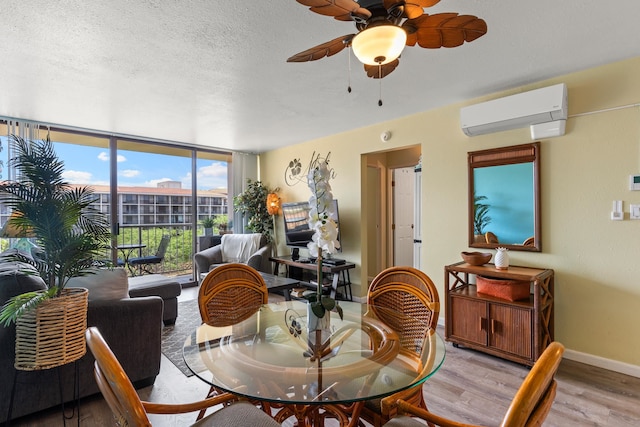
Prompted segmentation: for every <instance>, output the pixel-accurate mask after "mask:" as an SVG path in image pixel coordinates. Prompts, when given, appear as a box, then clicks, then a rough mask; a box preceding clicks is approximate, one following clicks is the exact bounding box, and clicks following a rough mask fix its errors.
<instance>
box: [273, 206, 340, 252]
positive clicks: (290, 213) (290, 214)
mask: <svg viewBox="0 0 640 427" xmlns="http://www.w3.org/2000/svg"><path fill="white" fill-rule="evenodd" d="M310 210H311V208H310V207H309V202H294V203H283V204H282V218H283V219H284V235H285V238H286V242H287V246H289V247H292V248H295V249H297V248H306V247H307V243H309V242H311V241H312V239H311V237H312V236H313V231H312V230H310V229H309V211H310ZM331 218H332V219H333V220H334V221H335V222H336V224H337V225H338V241H340V216H339V215H338V201H337V200H335V199H334V200H333V215H332V216H331ZM338 251H342V249H338ZM296 253H297V251H296Z"/></svg>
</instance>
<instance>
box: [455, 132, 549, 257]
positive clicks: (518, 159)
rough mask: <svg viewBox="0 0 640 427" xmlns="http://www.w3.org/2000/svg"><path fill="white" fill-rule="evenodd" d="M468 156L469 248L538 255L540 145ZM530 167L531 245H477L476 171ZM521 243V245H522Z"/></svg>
mask: <svg viewBox="0 0 640 427" xmlns="http://www.w3.org/2000/svg"><path fill="white" fill-rule="evenodd" d="M467 155H468V173H469V247H472V248H488V249H495V248H497V247H501V248H507V249H509V250H516V251H530V252H541V251H542V245H541V242H540V237H541V234H542V233H541V231H540V142H539V141H538V142H533V143H530V144H522V145H512V146H509V147H499V148H491V149H488V150H480V151H472V152H469V153H467ZM530 162H531V163H533V194H534V206H533V209H534V212H533V215H534V225H533V227H534V230H533V231H534V233H533V240H534V241H533V245H526V246H525V245H524V244H503V243H487V242H486V241H485V242H476V241H475V234H474V216H475V215H474V188H475V187H474V170H475V169H476V168H482V167H488V166H500V165H512V164H518V163H530ZM523 243H524V242H523Z"/></svg>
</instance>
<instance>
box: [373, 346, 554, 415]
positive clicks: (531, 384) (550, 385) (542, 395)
mask: <svg viewBox="0 0 640 427" xmlns="http://www.w3.org/2000/svg"><path fill="white" fill-rule="evenodd" d="M563 353H564V346H563V345H562V344H560V343H559V342H556V341H554V342H552V343H551V344H549V345H548V346H547V348H546V349H545V351H544V352H543V353H542V355H540V357H539V358H538V360H537V361H536V363H535V364H534V365H533V367H532V368H531V370H530V371H529V373H528V374H527V377H526V378H525V379H524V381H523V382H522V385H521V386H520V388H519V389H518V391H517V392H516V395H515V396H514V398H513V400H512V401H511V404H510V405H509V408H508V409H507V413H506V414H505V416H504V418H503V419H502V423H501V424H500V426H501V427H534V426H536V427H537V426H541V425H542V423H543V422H544V420H545V419H546V418H547V415H548V414H549V411H550V410H551V406H552V405H553V401H554V399H555V397H556V388H557V384H556V380H555V378H554V377H555V374H556V372H557V371H558V367H559V366H560V362H561V361H562V354H563ZM396 404H397V405H398V412H400V413H403V414H406V415H401V416H398V417H396V418H393V419H392V420H391V421H389V422H388V423H386V424H385V427H424V423H422V422H419V421H417V420H415V419H413V418H411V417H409V416H407V415H410V416H413V417H417V418H421V419H423V420H425V421H426V422H427V423H429V425H436V426H441V427H478V426H475V425H471V424H466V423H461V422H457V421H453V420H450V419H448V418H444V417H442V416H439V415H435V414H433V413H432V412H429V411H428V410H426V409H422V408H417V407H416V406H415V405H413V404H411V403H408V402H405V401H403V400H398V401H397V402H396Z"/></svg>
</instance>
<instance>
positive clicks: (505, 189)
mask: <svg viewBox="0 0 640 427" xmlns="http://www.w3.org/2000/svg"><path fill="white" fill-rule="evenodd" d="M467 154H468V170H469V246H470V247H472V248H497V247H504V248H508V249H510V250H518V251H532V252H540V251H541V248H542V246H541V242H540V236H541V231H540V142H534V143H531V144H523V145H514V146H510V147H499V148H492V149H489V150H481V151H472V152H469V153H467Z"/></svg>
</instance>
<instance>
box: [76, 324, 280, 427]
mask: <svg viewBox="0 0 640 427" xmlns="http://www.w3.org/2000/svg"><path fill="white" fill-rule="evenodd" d="M85 338H86V340H87V344H88V345H89V348H90V349H91V352H92V353H93V356H94V357H95V359H96V361H95V364H94V375H95V378H96V382H97V383H98V388H99V389H100V391H101V392H102V395H103V396H104V398H105V400H106V401H107V404H108V405H109V407H110V408H111V411H112V412H113V415H114V417H115V418H116V422H117V424H118V425H119V426H135V427H144V426H150V425H151V422H150V421H149V418H148V416H147V414H183V413H188V412H195V411H199V410H202V409H206V408H210V407H212V406H215V405H223V407H222V408H221V409H219V410H217V411H216V412H214V413H212V414H211V415H209V416H207V417H206V418H204V419H202V420H200V421H199V422H198V423H197V426H198V427H204V426H224V427H227V426H260V427H275V426H279V425H280V424H278V423H277V422H276V421H275V420H274V419H273V418H271V417H270V416H269V415H267V414H265V413H264V412H263V411H261V410H260V409H258V408H256V407H255V406H254V405H252V404H250V403H247V402H236V403H230V401H231V400H234V399H237V397H236V396H233V395H231V394H229V393H225V394H220V395H218V396H215V397H213V398H209V399H205V400H202V401H198V402H191V403H183V404H162V403H153V402H145V401H141V400H140V397H139V396H138V393H136V390H135V388H134V387H133V384H132V383H131V381H130V380H129V377H128V376H127V374H126V372H125V371H124V370H123V369H122V365H120V362H118V359H117V358H116V356H115V355H114V354H113V352H112V351H111V349H110V348H109V345H108V344H107V342H106V341H105V340H104V338H103V337H102V334H100V331H99V330H98V328H96V327H90V328H88V329H87V330H86V332H85Z"/></svg>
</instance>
